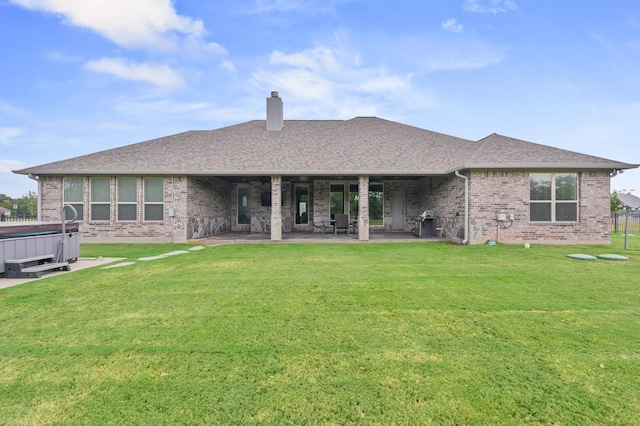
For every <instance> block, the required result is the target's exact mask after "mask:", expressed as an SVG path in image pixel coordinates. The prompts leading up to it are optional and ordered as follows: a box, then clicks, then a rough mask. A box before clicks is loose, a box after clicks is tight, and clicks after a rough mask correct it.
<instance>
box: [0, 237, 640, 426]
mask: <svg viewBox="0 0 640 426" xmlns="http://www.w3.org/2000/svg"><path fill="white" fill-rule="evenodd" d="M634 238H635V239H634ZM630 240H631V241H630V250H628V251H624V250H623V249H622V247H623V239H622V237H621V236H620V235H616V236H614V241H613V244H612V245H611V246H542V245H536V244H534V245H533V246H532V247H531V248H530V249H525V248H524V247H523V246H520V245H502V244H498V245H496V246H488V245H478V246H467V247H465V246H456V245H450V244H443V243H423V242H419V243H380V244H378V243H369V244H248V245H227V246H219V247H206V248H205V249H204V250H200V251H190V252H189V253H187V254H181V255H175V256H169V257H166V258H163V259H158V260H151V261H137V262H136V263H135V264H133V265H129V266H124V267H120V268H112V269H102V268H94V269H89V270H81V271H76V272H73V273H71V274H67V275H60V276H57V277H50V278H47V279H44V280H39V281H33V282H31V283H28V284H24V285H20V286H16V287H11V288H7V289H3V290H0V419H1V420H0V423H2V424H11V425H34V424H65V425H76V424H77V425H80V424H82V425H85V424H100V425H109V424H123V425H124V424H127V425H132V424H145V425H147V424H153V425H160V424H167V425H169V424H170V425H175V424H207V425H213V424H249V425H251V424H299V425H301V424H336V425H338V424H339V425H343V424H365V425H369V424H384V425H388V424H398V425H418V424H419V425H428V424H474V425H476V424H491V425H493V424H513V425H516V424H517V425H520V424H526V423H531V424H571V425H573V424H575V425H585V424H592V425H602V424H620V425H623V424H638V423H640V291H639V283H640V279H639V277H640V236H635V237H631V238H630ZM188 247H190V246H185V245H123V244H121V245H83V246H82V251H81V253H82V255H83V256H99V255H100V256H105V257H111V256H119V257H125V258H129V259H128V260H131V261H134V260H136V259H138V258H139V257H142V256H153V255H158V254H162V253H166V252H170V251H175V250H179V249H185V248H188ZM570 253H585V254H592V255H597V254H602V253H618V254H623V255H626V256H628V257H629V258H630V260H629V261H627V262H616V261H605V260H598V261H595V262H585V261H579V260H571V259H568V258H567V257H566V255H567V254H570Z"/></svg>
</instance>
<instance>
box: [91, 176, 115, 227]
mask: <svg viewBox="0 0 640 426" xmlns="http://www.w3.org/2000/svg"><path fill="white" fill-rule="evenodd" d="M98 182H106V185H107V187H106V199H101V198H100V199H97V200H96V199H95V197H98V195H99V194H98V192H99V191H98V190H99V189H100V190H104V189H105V188H98V187H94V183H96V184H97V183H98ZM100 195H101V194H100ZM89 203H90V213H89V217H90V220H91V221H92V222H109V221H111V178H110V177H104V176H95V177H92V178H90V182H89ZM99 207H102V208H101V209H99ZM104 207H106V211H105V210H104ZM105 212H106V218H104V217H99V216H98V214H104V213H105ZM94 214H95V216H94Z"/></svg>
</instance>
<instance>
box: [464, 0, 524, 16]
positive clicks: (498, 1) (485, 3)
mask: <svg viewBox="0 0 640 426" xmlns="http://www.w3.org/2000/svg"><path fill="white" fill-rule="evenodd" d="M517 9H518V5H517V4H516V3H515V2H514V1H513V0H467V2H466V3H465V4H464V10H465V11H467V12H474V13H493V14H494V15H496V14H498V13H501V12H509V11H511V10H517Z"/></svg>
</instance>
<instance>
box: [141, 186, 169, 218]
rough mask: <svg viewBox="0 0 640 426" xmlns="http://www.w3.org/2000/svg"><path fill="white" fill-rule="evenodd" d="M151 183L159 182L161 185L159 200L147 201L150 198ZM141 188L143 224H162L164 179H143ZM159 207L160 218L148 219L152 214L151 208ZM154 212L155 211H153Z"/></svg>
mask: <svg viewBox="0 0 640 426" xmlns="http://www.w3.org/2000/svg"><path fill="white" fill-rule="evenodd" d="M153 181H160V185H161V199H160V200H155V199H154V200H149V198H150V195H152V194H150V190H151V188H150V187H149V184H150V183H151V182H153ZM142 186H143V189H142V191H143V194H142V197H143V198H142V202H143V213H142V214H143V221H145V222H162V221H163V220H164V178H162V177H145V178H143V179H142ZM158 206H160V217H159V218H149V217H150V216H151V213H152V208H153V207H158ZM154 210H155V209H154Z"/></svg>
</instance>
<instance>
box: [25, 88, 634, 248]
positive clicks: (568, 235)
mask: <svg viewBox="0 0 640 426" xmlns="http://www.w3.org/2000/svg"><path fill="white" fill-rule="evenodd" d="M283 110H284V108H283V102H282V99H281V98H280V97H279V95H278V93H277V92H272V94H271V97H269V98H267V102H266V120H253V121H248V122H245V123H241V124H237V125H233V126H229V127H224V128H220V129H216V130H203V131H187V132H184V133H180V134H176V135H171V136H166V137H162V138H159V139H154V140H150V141H146V142H141V143H137V144H133V145H127V146H123V147H120V148H115V149H110V150H106V151H102V152H97V153H93V154H89V155H84V156H80V157H75V158H70V159H68V160H63V161H58V162H54V163H50V164H44V165H40V166H36V167H30V168H26V169H22V170H17V171H14V172H15V173H19V174H24V175H29V176H30V177H32V178H34V179H37V180H38V182H39V183H38V185H39V190H38V194H39V198H40V200H39V201H40V203H39V206H40V212H39V215H40V218H41V220H57V219H58V218H59V216H60V210H61V206H62V205H63V204H70V205H72V206H74V207H75V209H76V210H77V213H78V220H79V221H80V222H81V226H80V234H81V236H82V239H83V241H85V242H88V241H93V242H113V241H123V242H124V241H139V242H184V241H187V240H189V239H192V238H200V237H205V236H208V235H213V234H218V233H222V232H228V231H250V232H263V233H270V237H271V239H272V240H280V239H282V236H283V233H288V232H293V231H297V232H314V231H315V232H318V230H319V229H320V227H321V224H323V223H328V222H329V221H331V219H333V218H334V216H335V214H338V213H347V214H348V215H349V217H350V218H351V219H352V220H353V221H354V222H355V228H356V230H357V238H359V239H360V240H365V241H366V240H368V239H369V237H370V233H374V232H412V231H414V230H416V229H418V227H420V226H421V225H420V224H421V223H422V221H421V220H420V219H421V218H427V219H429V221H430V223H432V226H433V227H436V228H437V229H438V231H439V232H441V233H442V237H443V238H446V239H449V240H453V241H457V242H462V243H482V242H485V241H486V240H488V239H498V240H499V241H503V242H538V241H539V242H548V243H557V242H566V243H603V242H608V241H609V237H610V201H609V192H610V179H611V177H612V176H614V175H615V174H616V173H618V172H620V171H622V170H624V169H630V168H635V167H638V165H637V164H627V163H623V162H619V161H613V160H608V159H604V158H598V157H594V156H590V155H585V154H580V153H576V152H570V151H566V150H562V149H557V148H553V147H549V146H544V145H539V144H535V143H530V142H525V141H522V140H517V139H513V138H510V137H506V136H501V135H498V134H492V135H490V136H488V137H486V138H484V139H481V140H479V141H471V140H466V139H462V138H457V137H454V136H449V135H445V134H441V133H436V132H432V131H429V130H424V129H420V128H416V127H412V126H408V125H404V124H401V123H397V122H393V121H388V120H384V119H380V118H375V117H356V118H353V119H350V120H284V111H283ZM314 225H315V226H314Z"/></svg>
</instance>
